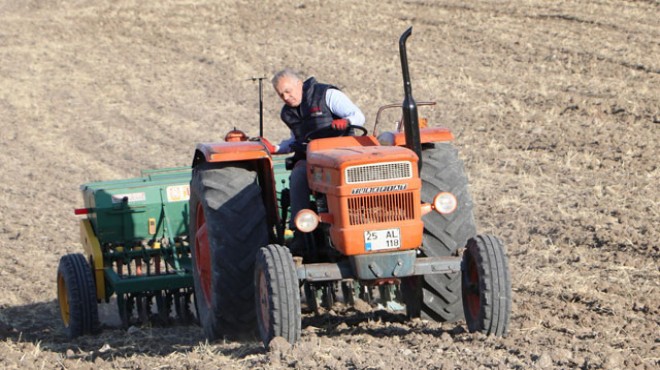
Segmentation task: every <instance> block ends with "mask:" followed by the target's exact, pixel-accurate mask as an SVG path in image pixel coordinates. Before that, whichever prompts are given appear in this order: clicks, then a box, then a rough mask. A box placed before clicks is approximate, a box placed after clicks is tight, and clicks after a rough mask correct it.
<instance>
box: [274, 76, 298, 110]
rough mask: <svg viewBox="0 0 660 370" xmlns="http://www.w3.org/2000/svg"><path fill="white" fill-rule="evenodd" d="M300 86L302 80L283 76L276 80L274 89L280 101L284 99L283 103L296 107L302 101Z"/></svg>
mask: <svg viewBox="0 0 660 370" xmlns="http://www.w3.org/2000/svg"><path fill="white" fill-rule="evenodd" d="M302 87H303V83H302V81H300V80H298V79H296V78H293V77H289V76H284V77H282V78H281V79H280V80H279V81H278V82H277V85H276V86H275V91H276V92H277V95H279V96H280V98H281V99H282V101H284V104H286V105H288V106H289V107H297V106H299V105H300V102H301V101H302Z"/></svg>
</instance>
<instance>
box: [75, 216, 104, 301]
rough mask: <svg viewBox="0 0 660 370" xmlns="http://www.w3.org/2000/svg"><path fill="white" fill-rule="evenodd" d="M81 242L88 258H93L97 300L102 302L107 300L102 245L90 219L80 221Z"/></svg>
mask: <svg viewBox="0 0 660 370" xmlns="http://www.w3.org/2000/svg"><path fill="white" fill-rule="evenodd" d="M80 242H81V244H82V246H83V249H84V250H85V255H86V256H87V258H90V257H91V261H90V262H92V261H93V263H94V266H92V272H93V273H94V282H95V283H96V300H97V301H99V302H100V301H101V300H103V299H106V298H107V297H106V296H105V277H104V267H103V253H102V252H101V243H99V239H98V238H97V237H96V234H94V229H93V228H92V223H91V222H89V219H87V218H86V219H83V220H80Z"/></svg>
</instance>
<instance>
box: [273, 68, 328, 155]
mask: <svg viewBox="0 0 660 370" xmlns="http://www.w3.org/2000/svg"><path fill="white" fill-rule="evenodd" d="M328 89H337V88H336V87H335V86H332V85H327V84H322V83H318V82H316V79H315V78H314V77H310V78H308V79H307V80H306V81H305V82H304V83H303V93H302V100H301V102H300V105H299V106H297V107H290V106H288V105H286V104H285V105H284V107H282V112H281V114H280V117H281V118H282V121H284V123H286V125H287V126H289V129H291V132H293V135H294V137H295V138H296V141H298V142H300V143H302V141H303V139H304V138H305V135H307V134H308V133H310V132H312V131H314V130H316V129H319V128H321V127H327V126H330V124H331V123H332V120H333V119H337V118H339V117H337V116H335V115H333V114H332V112H331V111H330V108H329V107H328V105H327V104H326V103H325V93H326V91H328ZM337 90H339V89H337ZM335 135H336V134H335V133H333V132H332V130H328V136H335ZM314 136H315V137H317V136H316V135H314ZM317 138H318V137H317Z"/></svg>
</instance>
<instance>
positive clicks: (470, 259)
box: [462, 235, 511, 336]
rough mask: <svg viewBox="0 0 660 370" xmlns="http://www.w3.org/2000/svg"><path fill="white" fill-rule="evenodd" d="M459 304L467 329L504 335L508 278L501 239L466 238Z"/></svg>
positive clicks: (507, 322)
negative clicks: (461, 292) (461, 302)
mask: <svg viewBox="0 0 660 370" xmlns="http://www.w3.org/2000/svg"><path fill="white" fill-rule="evenodd" d="M462 291H463V307H464V309H465V321H466V323H467V326H468V330H470V332H476V331H480V332H482V333H484V334H486V335H491V334H492V335H496V336H504V335H506V333H507V330H508V327H509V317H510V316H511V277H510V276H509V264H508V262H507V257H506V251H505V249H504V244H503V243H502V241H501V240H500V239H498V238H496V237H494V236H490V235H484V236H481V235H479V236H477V237H475V238H474V239H470V241H469V242H468V246H467V249H466V250H465V253H464V254H463V288H462Z"/></svg>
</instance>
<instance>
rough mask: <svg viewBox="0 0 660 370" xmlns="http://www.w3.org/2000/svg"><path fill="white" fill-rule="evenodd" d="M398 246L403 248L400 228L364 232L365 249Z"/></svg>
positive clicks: (374, 249) (377, 249) (375, 249)
mask: <svg viewBox="0 0 660 370" xmlns="http://www.w3.org/2000/svg"><path fill="white" fill-rule="evenodd" d="M397 248H401V230H400V229H385V230H371V231H365V232H364V249H365V250H367V251H379V250H383V249H397Z"/></svg>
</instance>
